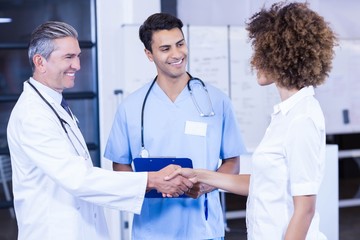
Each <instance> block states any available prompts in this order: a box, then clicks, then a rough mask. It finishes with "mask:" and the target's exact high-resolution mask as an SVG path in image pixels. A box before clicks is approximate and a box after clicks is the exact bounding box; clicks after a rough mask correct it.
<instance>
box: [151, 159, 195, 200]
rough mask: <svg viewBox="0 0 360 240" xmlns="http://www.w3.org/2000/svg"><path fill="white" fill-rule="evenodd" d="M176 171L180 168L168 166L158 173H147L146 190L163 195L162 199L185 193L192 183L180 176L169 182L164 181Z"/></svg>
mask: <svg viewBox="0 0 360 240" xmlns="http://www.w3.org/2000/svg"><path fill="white" fill-rule="evenodd" d="M177 169H181V167H180V166H178V165H173V164H170V165H168V166H167V167H165V168H163V169H161V170H159V171H158V172H149V174H148V184H147V190H151V189H156V190H157V191H158V192H161V193H162V194H163V197H178V196H180V195H182V194H184V193H186V192H187V191H188V190H189V189H190V188H192V187H193V185H194V184H193V182H192V181H190V180H188V179H187V178H185V177H183V176H181V175H177V176H173V177H172V179H171V180H170V179H169V180H165V177H166V176H168V175H170V174H171V173H172V172H174V171H176V170H177Z"/></svg>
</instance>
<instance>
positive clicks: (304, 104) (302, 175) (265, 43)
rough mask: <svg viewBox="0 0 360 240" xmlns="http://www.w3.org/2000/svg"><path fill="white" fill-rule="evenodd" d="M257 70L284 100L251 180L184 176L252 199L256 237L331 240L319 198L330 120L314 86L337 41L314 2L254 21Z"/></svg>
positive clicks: (250, 26) (195, 173) (199, 173)
mask: <svg viewBox="0 0 360 240" xmlns="http://www.w3.org/2000/svg"><path fill="white" fill-rule="evenodd" d="M247 30H248V32H249V37H250V39H251V41H252V46H253V50H254V53H253V56H252V59H251V65H252V67H253V68H254V69H255V70H256V71H257V78H258V83H259V85H261V86H264V85H269V84H272V83H274V84H275V85H276V87H277V89H278V92H279V95H280V98H281V102H280V103H279V104H277V105H275V106H274V112H273V113H272V116H271V123H270V125H269V127H268V128H267V130H266V132H265V135H264V137H263V139H262V141H261V143H260V144H259V146H258V147H257V149H256V150H255V152H254V154H253V157H252V173H251V176H250V175H226V174H220V173H215V172H208V171H206V170H200V169H197V170H192V169H179V170H177V173H174V174H172V175H170V176H169V178H171V177H172V176H174V175H176V174H181V175H183V176H185V177H188V178H192V179H193V181H199V182H204V183H207V184H210V185H213V186H215V187H218V188H222V189H225V190H228V191H230V192H233V193H236V194H240V195H248V202H247V209H246V210H247V211H246V212H247V213H246V214H247V216H246V218H247V228H248V238H249V239H276V240H278V239H291V240H294V239H311V240H313V239H326V237H325V236H324V235H323V234H322V233H321V232H320V230H319V215H318V213H317V211H316V209H315V207H316V195H317V194H318V192H319V188H320V184H321V181H322V178H323V175H324V165H325V146H326V145H325V121H324V116H323V113H322V110H321V107H320V105H319V103H318V101H317V100H316V99H315V97H314V87H316V86H318V85H320V84H322V83H323V82H324V81H325V79H326V77H327V76H328V73H329V71H330V70H331V63H332V59H333V55H334V51H333V47H334V46H335V45H336V36H335V34H334V32H333V31H332V30H331V28H330V27H329V25H328V23H327V22H325V20H324V19H323V17H321V16H319V15H318V14H317V13H316V12H314V11H312V10H311V9H309V8H308V5H307V3H276V4H274V5H272V6H271V7H270V9H269V10H266V9H264V8H263V9H262V10H261V11H260V12H258V13H256V14H254V15H253V16H252V17H251V18H250V19H249V22H248V23H247Z"/></svg>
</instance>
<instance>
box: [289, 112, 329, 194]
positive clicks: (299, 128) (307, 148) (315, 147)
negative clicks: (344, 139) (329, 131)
mask: <svg viewBox="0 0 360 240" xmlns="http://www.w3.org/2000/svg"><path fill="white" fill-rule="evenodd" d="M323 134H324V129H321V128H319V127H317V125H316V124H315V122H314V121H313V119H311V118H310V117H308V116H301V117H299V118H296V119H294V120H293V122H292V123H291V125H290V128H289V131H288V134H287V139H286V141H285V146H284V147H285V155H286V159H287V161H288V166H289V178H290V188H291V194H292V195H293V196H302V195H316V194H317V193H318V191H319V187H320V183H321V179H322V176H323V172H322V171H323V162H324V160H323V154H322V149H324V148H325V142H324V141H323V137H322V135H323Z"/></svg>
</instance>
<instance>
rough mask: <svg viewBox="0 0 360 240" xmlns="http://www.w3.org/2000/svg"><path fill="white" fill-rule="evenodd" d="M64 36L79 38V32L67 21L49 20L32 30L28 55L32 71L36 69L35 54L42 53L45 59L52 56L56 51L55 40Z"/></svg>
mask: <svg viewBox="0 0 360 240" xmlns="http://www.w3.org/2000/svg"><path fill="white" fill-rule="evenodd" d="M64 37H73V38H76V39H77V38H78V33H77V31H76V30H75V28H73V27H72V26H70V25H69V24H67V23H64V22H56V21H48V22H45V23H43V24H41V25H40V26H38V27H37V28H35V30H34V31H33V32H32V34H31V38H30V43H29V50H28V56H29V61H30V65H31V68H32V71H33V72H34V70H35V65H34V63H33V60H32V59H33V57H34V55H35V54H40V55H41V56H43V57H44V58H45V59H48V58H49V57H50V54H51V53H52V52H53V51H54V48H55V46H54V44H53V40H55V39H58V38H64Z"/></svg>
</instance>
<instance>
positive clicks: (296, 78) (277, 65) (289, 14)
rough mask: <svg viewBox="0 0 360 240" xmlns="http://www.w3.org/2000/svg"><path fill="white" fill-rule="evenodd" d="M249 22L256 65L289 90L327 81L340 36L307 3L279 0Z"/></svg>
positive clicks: (254, 63) (252, 60)
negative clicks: (282, 0)
mask: <svg viewBox="0 0 360 240" xmlns="http://www.w3.org/2000/svg"><path fill="white" fill-rule="evenodd" d="M246 24H247V26H246V29H247V30H248V33H249V38H250V40H251V42H252V46H253V49H254V53H253V56H252V59H251V66H252V67H253V68H255V69H256V70H258V71H259V72H262V73H264V74H265V75H266V76H267V77H268V78H269V77H270V78H272V79H273V80H274V81H275V82H276V83H277V84H278V85H279V86H281V87H285V88H287V89H294V88H296V89H301V88H303V87H306V86H314V87H316V86H317V85H320V84H322V83H323V82H324V81H325V79H326V77H327V76H328V74H329V72H330V70H331V68H332V59H333V56H334V49H333V47H334V46H335V45H336V44H337V39H336V36H335V33H334V32H333V31H332V30H331V28H330V27H329V25H328V23H327V22H325V20H324V18H323V17H321V16H320V15H318V14H317V13H316V12H314V11H312V10H311V9H309V8H308V4H307V3H289V4H285V2H280V3H275V4H273V5H272V6H271V8H270V9H269V10H266V9H264V8H262V9H261V11H260V12H258V13H256V14H254V15H253V16H252V17H251V18H250V19H249V22H248V23H246Z"/></svg>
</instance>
